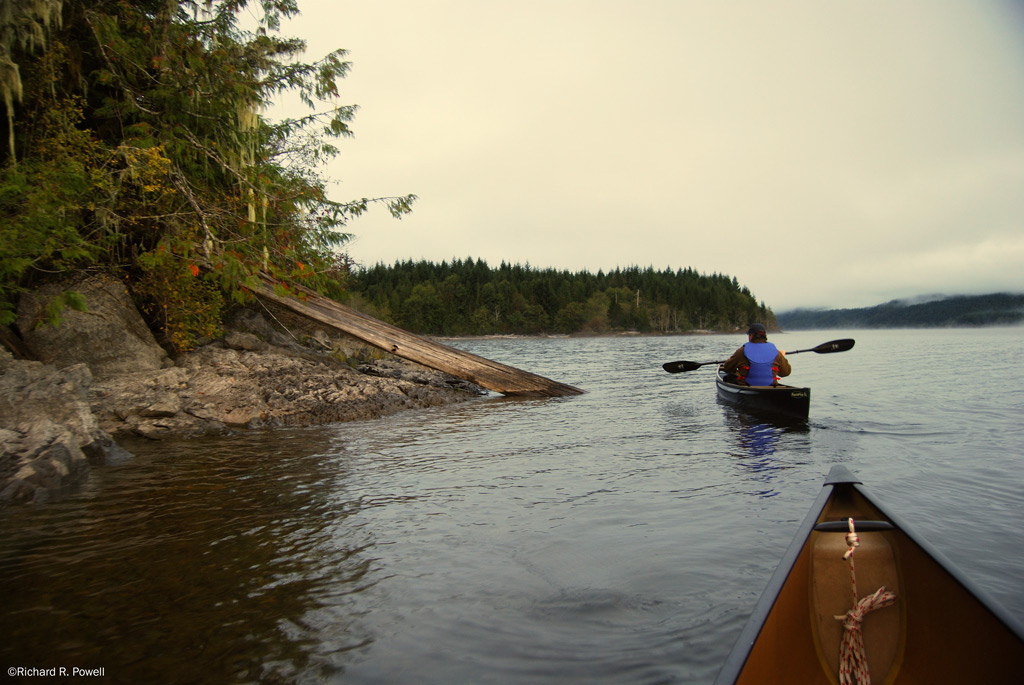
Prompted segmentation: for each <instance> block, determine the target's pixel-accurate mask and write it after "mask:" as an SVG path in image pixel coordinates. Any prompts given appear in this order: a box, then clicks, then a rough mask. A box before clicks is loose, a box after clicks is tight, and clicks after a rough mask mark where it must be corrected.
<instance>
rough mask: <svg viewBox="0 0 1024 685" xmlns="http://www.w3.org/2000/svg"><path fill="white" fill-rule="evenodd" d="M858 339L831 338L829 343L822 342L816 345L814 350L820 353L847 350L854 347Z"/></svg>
mask: <svg viewBox="0 0 1024 685" xmlns="http://www.w3.org/2000/svg"><path fill="white" fill-rule="evenodd" d="M855 342H856V341H855V340H854V339H853V338H844V339H842V340H830V341H829V342H827V343H821V344H820V345H818V346H817V347H815V348H814V349H813V350H811V351H812V352H817V353H818V354H828V353H830V352H846V351H847V350H848V349H850V348H852V347H853V344H854V343H855Z"/></svg>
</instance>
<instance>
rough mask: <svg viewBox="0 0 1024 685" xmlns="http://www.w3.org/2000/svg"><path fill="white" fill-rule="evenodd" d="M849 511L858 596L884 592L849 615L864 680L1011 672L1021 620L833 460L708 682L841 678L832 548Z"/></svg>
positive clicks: (846, 605)
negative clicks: (859, 616)
mask: <svg viewBox="0 0 1024 685" xmlns="http://www.w3.org/2000/svg"><path fill="white" fill-rule="evenodd" d="M850 518H852V519H853V520H854V527H855V530H856V533H857V536H858V537H859V546H858V547H856V548H855V551H854V554H853V560H854V570H855V579H856V585H855V587H856V589H857V596H858V597H860V598H864V599H861V600H860V601H861V602H866V601H869V600H868V598H869V596H872V595H874V596H875V597H876V598H878V599H880V600H881V599H882V598H883V597H884V595H881V594H876V591H881V590H883V589H885V590H887V591H891V592H892V593H894V595H895V597H894V598H891V597H888V598H885V601H880V602H879V605H878V606H876V608H874V609H873V610H871V611H870V612H868V613H866V614H864V616H863V622H862V623H861V624H860V626H861V629H860V633H861V634H862V636H863V647H864V653H865V654H866V659H867V664H868V666H869V675H870V679H871V682H873V683H878V684H882V683H894V684H899V683H1018V682H1021V674H1022V673H1024V626H1022V625H1021V624H1020V622H1019V621H1018V620H1017V619H1016V618H1014V617H1012V616H1010V615H1009V614H1008V613H1007V612H1006V611H1005V610H1004V609H1002V608H1001V607H999V606H998V605H996V604H994V603H993V602H992V600H990V599H988V598H986V597H985V596H984V594H983V593H982V592H981V591H979V590H978V589H977V588H976V587H974V586H973V585H972V584H971V583H970V582H969V581H968V580H966V579H965V578H964V576H963V575H961V574H960V573H959V572H958V571H956V570H955V569H954V568H953V567H952V565H951V564H950V563H949V562H948V561H947V560H946V559H945V558H944V557H943V556H942V555H941V554H939V553H938V552H936V551H935V550H934V549H932V548H931V547H930V545H928V543H926V542H924V541H923V540H921V539H920V538H918V537H916V536H914V534H913V533H911V532H910V531H909V530H908V529H907V527H906V525H905V524H904V523H902V522H901V521H900V520H899V519H897V518H896V517H894V516H892V515H891V514H887V513H886V512H885V511H884V510H883V509H882V508H881V507H880V506H879V505H878V504H877V502H876V501H875V500H874V499H872V498H871V497H870V496H869V494H868V493H867V491H866V490H865V488H864V487H863V486H862V485H860V484H859V481H857V480H856V478H854V476H853V474H851V473H850V472H849V471H848V470H847V469H846V468H845V467H843V466H835V467H833V469H832V471H831V472H830V473H829V475H828V479H827V480H826V481H825V485H824V488H823V489H822V492H821V495H820V496H819V497H818V499H817V500H816V501H815V502H814V505H813V506H812V507H811V511H810V513H809V514H808V515H807V518H806V519H804V522H803V523H802V524H801V526H800V530H799V531H798V532H797V535H796V537H795V538H794V540H793V542H792V544H791V545H790V546H789V549H788V550H786V553H785V556H784V557H783V559H782V563H780V564H779V567H778V569H777V570H776V571H775V574H774V575H773V576H772V578H771V580H770V581H769V582H768V586H767V587H766V588H765V590H764V593H763V594H762V595H761V599H760V600H759V601H758V603H757V605H756V606H755V608H754V611H753V614H752V615H751V617H750V620H749V622H748V623H747V625H746V627H745V628H744V629H743V631H742V632H741V633H740V637H739V640H738V641H737V642H736V646H735V647H734V648H733V651H732V654H730V656H729V658H728V660H727V661H726V662H725V665H724V666H723V668H722V670H721V671H720V672H719V674H718V679H717V680H716V681H715V682H716V683H722V684H724V683H801V684H803V685H816V684H818V683H820V684H822V685H825V684H828V683H838V682H840V681H839V678H838V675H837V673H838V669H839V666H840V662H841V659H840V643H841V642H842V641H843V639H844V628H843V623H841V621H840V620H838V619H837V618H836V617H837V616H838V617H843V616H844V615H846V614H847V612H848V611H849V610H851V609H852V608H853V588H854V583H853V580H852V578H851V572H850V564H849V562H848V561H846V560H844V558H843V555H844V553H845V552H846V551H847V549H848V541H847V533H848V532H849V527H848V520H849V519H850ZM889 600H891V601H892V603H891V604H886V602H888V601H889ZM849 682H856V680H850V681H849Z"/></svg>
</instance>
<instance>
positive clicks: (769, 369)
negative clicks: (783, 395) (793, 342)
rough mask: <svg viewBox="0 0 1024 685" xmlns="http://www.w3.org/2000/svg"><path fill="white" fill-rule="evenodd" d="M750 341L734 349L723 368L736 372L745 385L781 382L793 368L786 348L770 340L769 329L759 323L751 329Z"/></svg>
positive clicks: (748, 331) (738, 378) (728, 371)
mask: <svg viewBox="0 0 1024 685" xmlns="http://www.w3.org/2000/svg"><path fill="white" fill-rule="evenodd" d="M747 340H748V341H749V342H747V344H745V345H743V346H742V347H741V348H739V349H738V350H736V351H735V352H733V355H732V356H731V357H729V358H728V359H727V360H726V361H725V363H724V364H723V365H722V368H723V369H725V372H726V373H730V374H734V375H735V376H736V380H737V381H738V382H739V383H741V384H744V385H777V384H778V382H779V378H782V377H784V376H788V375H789V374H790V373H792V371H793V368H792V367H791V366H790V365H789V360H788V359H786V352H785V350H780V349H779V348H777V347H775V345H773V344H772V343H770V342H768V330H767V329H766V328H765V327H764V325H763V324H759V323H755V324H753V325H752V326H751V327H750V328H749V329H748V330H747Z"/></svg>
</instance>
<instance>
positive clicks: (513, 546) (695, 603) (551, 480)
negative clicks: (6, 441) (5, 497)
mask: <svg viewBox="0 0 1024 685" xmlns="http://www.w3.org/2000/svg"><path fill="white" fill-rule="evenodd" d="M1022 334H1024V329H1020V328H1016V329H981V330H939V331H931V330H929V331H825V332H821V331H819V332H799V333H789V334H785V335H778V336H773V337H772V340H773V341H774V342H776V343H777V344H778V345H779V346H780V347H782V348H785V349H790V350H795V349H804V348H811V347H814V346H815V345H817V344H819V343H822V342H825V341H826V340H830V339H833V338H841V337H853V338H856V339H857V344H856V347H854V349H853V350H851V351H849V352H845V353H840V354H831V355H817V354H813V353H805V354H800V355H794V356H793V357H792V358H791V361H792V363H793V366H794V373H793V376H791V377H790V380H791V381H792V382H793V383H797V384H800V385H808V386H810V387H811V388H812V398H811V417H810V420H809V421H808V422H807V423H806V424H795V425H793V424H790V425H779V424H771V423H761V422H759V421H758V420H757V419H754V418H751V417H748V416H746V415H745V414H742V413H740V412H738V411H737V410H735V409H733V408H732V407H729V406H724V405H721V404H719V403H718V402H717V400H716V399H715V394H714V383H713V377H714V367H713V366H707V367H703V368H702V369H700V370H698V371H694V372H690V373H685V374H678V375H670V374H667V373H665V372H664V371H662V369H661V364H662V363H664V362H666V361H672V360H677V359H690V360H694V361H711V360H714V359H722V358H724V357H726V356H728V355H729V354H730V353H731V352H732V351H733V349H735V347H736V346H738V345H739V344H740V343H741V342H742V338H741V337H739V336H719V335H713V336H694V337H666V338H658V337H636V338H630V337H626V338H599V339H497V340H459V341H454V342H452V344H453V345H455V346H457V347H461V348H463V349H467V350H470V351H472V352H475V353H477V354H480V355H483V356H485V357H488V358H491V359H495V360H497V361H501V362H504V363H507V364H511V365H514V366H517V367H519V368H523V369H526V370H529V371H533V372H536V373H540V374H542V375H545V376H549V377H551V378H554V379H556V380H559V381H563V382H566V383H570V384H573V385H576V386H579V387H581V388H584V389H585V390H587V394H585V395H582V396H577V397H568V398H560V399H546V400H512V399H506V398H501V397H498V396H494V397H490V398H482V399H480V400H478V401H473V402H470V403H466V404H462V405H457V406H450V407H441V408H435V409H429V410H423V411H414V412H408V413H404V414H401V415H398V416H394V417H390V418H387V419H382V420H374V421H365V422H356V423H348V424H340V425H333V426H327V427H319V428H315V429H302V430H282V431H274V432H269V431H268V432H249V433H241V434H237V435H233V436H226V437H218V438H210V439H202V440H194V441H177V442H169V443H142V444H131V445H130V446H129V447H130V448H131V449H132V450H134V451H135V452H136V454H137V456H136V458H134V459H132V460H130V461H128V462H126V463H123V464H120V465H116V466H107V467H102V468H98V469H95V470H94V471H93V474H92V477H91V479H90V481H89V483H88V484H87V485H86V486H84V487H83V488H82V489H81V490H80V491H78V492H76V493H74V494H72V495H71V496H69V497H67V498H66V499H64V500H63V501H60V502H56V503H52V504H49V505H44V506H39V507H34V508H28V509H10V510H6V511H3V512H0V599H2V602H0V605H2V607H3V612H2V618H0V634H2V635H3V636H4V638H3V640H2V641H0V655H2V659H0V661H2V664H3V665H4V666H5V667H8V668H9V667H18V666H25V667H37V668H51V667H60V666H64V667H68V668H70V667H72V666H78V667H83V668H84V667H102V668H104V669H105V675H106V678H105V680H106V681H107V682H124V683H137V682H165V683H201V682H210V683H225V682H270V683H274V682H282V683H292V682H310V683H319V682H339V683H341V682H344V683H707V682H710V681H711V680H713V678H714V676H715V674H716V673H717V670H718V668H719V666H720V665H721V663H722V661H723V659H724V658H725V656H726V655H727V654H728V652H729V650H730V649H731V647H732V643H733V641H734V639H735V638H736V636H737V634H738V632H739V630H740V628H741V627H742V625H743V623H744V621H745V620H746V618H747V616H748V614H749V612H750V610H751V608H752V607H753V605H754V603H755V601H756V600H757V597H758V596H759V595H760V592H761V590H762V588H763V587H764V584H765V582H766V581H767V580H768V577H769V576H770V575H771V573H772V571H773V570H774V568H775V566H776V565H777V563H778V561H779V558H780V557H781V555H782V553H783V551H784V550H785V548H786V546H787V545H788V544H789V542H790V540H791V538H792V536H793V534H794V532H795V529H796V527H797V525H798V524H799V522H800V521H801V520H802V519H803V517H804V515H805V514H806V512H807V510H808V508H809V507H810V505H811V503H812V501H813V500H814V498H815V497H816V496H817V494H818V492H819V491H820V488H821V483H822V481H823V479H824V477H825V475H826V474H827V473H828V471H829V468H830V467H831V466H832V465H833V464H838V463H842V464H845V465H846V466H847V467H848V468H850V470H851V471H853V472H854V473H855V474H856V475H858V476H859V477H860V478H861V479H862V480H863V481H864V482H865V484H866V485H867V487H868V488H869V489H870V490H871V492H872V493H874V494H875V495H876V496H877V498H878V499H879V500H880V501H881V502H882V503H883V504H885V505H887V506H888V508H889V509H890V510H892V511H893V512H894V513H897V514H899V515H901V517H902V518H903V519H904V520H905V521H906V522H907V523H908V524H909V525H911V526H912V527H913V528H914V530H915V531H916V532H918V533H919V534H920V535H921V536H922V537H924V538H925V539H927V540H928V541H929V542H931V543H932V544H933V545H934V546H935V547H937V548H938V549H940V550H941V551H942V552H943V553H945V555H946V556H947V557H949V558H950V559H951V560H952V561H953V562H954V563H955V564H956V565H957V566H958V567H959V568H960V569H961V570H962V571H963V572H964V573H965V574H966V575H967V576H968V577H970V578H971V579H972V580H973V581H974V582H975V583H976V584H977V585H978V586H980V587H981V588H982V589H983V590H986V591H987V592H988V593H989V594H990V595H991V596H992V597H994V598H995V599H996V600H998V601H999V602H1001V603H1002V604H1004V605H1005V606H1006V608H1007V609H1009V610H1010V612H1011V613H1013V614H1014V615H1016V616H1018V617H1022V616H1024V584H1022V582H1021V578H1024V478H1022V475H1021V473H1022V471H1021V469H1022V466H1024V447H1022V446H1024V428H1022V417H1024V371H1022V370H1021V365H1020V359H1021V358H1022V353H1024V345H1022ZM936 601H941V598H938V597H937V598H936ZM27 681H28V680H26V682H27ZM36 682H38V680H37V681H36Z"/></svg>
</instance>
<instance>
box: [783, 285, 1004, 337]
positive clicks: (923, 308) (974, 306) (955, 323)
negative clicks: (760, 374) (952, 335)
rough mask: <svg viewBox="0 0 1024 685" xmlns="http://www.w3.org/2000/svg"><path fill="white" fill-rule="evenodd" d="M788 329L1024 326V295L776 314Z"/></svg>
mask: <svg viewBox="0 0 1024 685" xmlns="http://www.w3.org/2000/svg"><path fill="white" fill-rule="evenodd" d="M776 319H777V320H778V322H779V326H781V327H782V328H783V329H786V330H794V329H809V328H813V329H820V328H949V327H964V326H1010V325H1014V324H1021V323H1024V294H1020V293H993V294H990V295H921V296H918V297H914V298H909V299H902V300H891V301H889V302H886V303H884V304H880V305H876V306H874V307H861V308H858V309H794V310H791V311H787V312H782V313H779V314H776Z"/></svg>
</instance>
